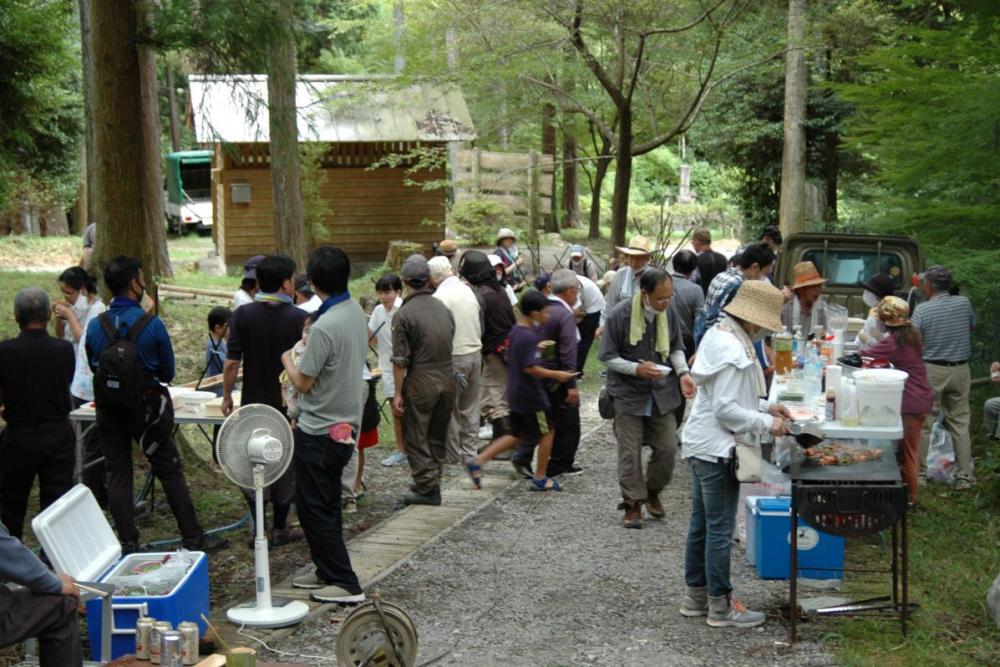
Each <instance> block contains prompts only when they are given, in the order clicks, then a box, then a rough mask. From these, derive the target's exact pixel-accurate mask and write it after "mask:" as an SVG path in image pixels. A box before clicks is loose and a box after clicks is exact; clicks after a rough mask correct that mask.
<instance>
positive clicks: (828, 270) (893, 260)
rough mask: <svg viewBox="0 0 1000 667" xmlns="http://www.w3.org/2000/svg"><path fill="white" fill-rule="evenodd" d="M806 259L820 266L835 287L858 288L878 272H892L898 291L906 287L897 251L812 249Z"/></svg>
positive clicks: (901, 261) (820, 270) (804, 257)
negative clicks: (848, 286) (847, 286)
mask: <svg viewBox="0 0 1000 667" xmlns="http://www.w3.org/2000/svg"><path fill="white" fill-rule="evenodd" d="M802 259H803V260H806V261H809V262H812V263H813V264H815V265H816V268H817V269H818V270H819V272H820V274H822V276H823V277H824V278H826V279H827V280H829V281H830V284H832V285H851V286H854V285H857V284H858V282H860V281H864V280H868V279H869V278H871V277H872V276H873V275H875V274H876V273H888V274H889V275H890V276H892V278H893V280H894V281H895V283H896V289H897V290H898V289H902V287H903V259H902V257H901V256H900V255H899V254H898V253H895V252H892V251H886V250H883V251H882V254H881V255H879V254H878V253H877V252H874V251H867V250H833V249H831V250H827V251H826V253H825V261H824V253H823V250H821V249H817V250H809V251H806V253H805V254H803V256H802Z"/></svg>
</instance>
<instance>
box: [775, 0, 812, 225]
mask: <svg viewBox="0 0 1000 667" xmlns="http://www.w3.org/2000/svg"><path fill="white" fill-rule="evenodd" d="M805 13H806V0H788V51H787V54H786V55H785V143H784V146H783V149H782V156H781V203H780V208H779V212H778V218H779V225H780V227H781V233H782V234H783V235H785V236H786V237H787V236H788V235H790V234H794V233H796V232H803V231H805V229H806V210H805V208H806V196H805V186H806V129H805V120H806V96H807V94H808V85H809V80H808V70H807V68H806V56H805V51H804V49H805V28H806V17H805Z"/></svg>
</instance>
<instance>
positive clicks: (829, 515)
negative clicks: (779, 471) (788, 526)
mask: <svg viewBox="0 0 1000 667" xmlns="http://www.w3.org/2000/svg"><path fill="white" fill-rule="evenodd" d="M794 493H795V504H796V507H797V510H798V514H799V517H800V518H801V519H803V520H804V521H805V522H806V523H808V524H809V525H811V526H812V527H813V528H815V529H817V530H821V531H823V532H824V533H830V534H831V535H840V536H841V537H859V536H862V535H870V534H872V533H877V532H880V531H883V530H886V529H887V528H892V527H893V526H894V525H896V522H898V521H899V520H900V519H901V518H902V516H903V513H904V512H906V487H904V486H903V485H902V484H796V485H795V488H794Z"/></svg>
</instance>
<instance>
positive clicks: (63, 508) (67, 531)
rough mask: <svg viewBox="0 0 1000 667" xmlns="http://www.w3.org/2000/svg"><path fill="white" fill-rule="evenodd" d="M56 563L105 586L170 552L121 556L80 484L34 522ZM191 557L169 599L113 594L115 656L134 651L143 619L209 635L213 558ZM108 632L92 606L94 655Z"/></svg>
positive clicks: (90, 633)
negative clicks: (190, 625) (184, 624)
mask: <svg viewBox="0 0 1000 667" xmlns="http://www.w3.org/2000/svg"><path fill="white" fill-rule="evenodd" d="M31 527H32V529H33V530H34V532H35V535H36V536H37V537H38V541H39V543H41V545H42V548H43V549H44V550H45V553H46V555H47V556H48V557H49V560H50V561H51V562H52V565H53V566H54V567H55V569H56V570H57V571H59V572H65V573H66V574H69V575H70V576H72V577H73V578H74V579H76V580H77V581H81V582H88V581H89V582H98V583H101V582H103V581H105V580H106V579H108V578H109V577H112V576H116V575H120V574H123V573H128V571H129V570H131V568H132V567H134V565H135V564H137V563H138V562H145V561H155V560H159V559H162V558H164V557H166V556H169V555H170V553H171V552H161V553H142V554H131V555H129V556H126V557H125V558H122V557H121V544H119V543H118V539H117V538H116V537H115V534H114V531H113V530H112V529H111V526H110V525H109V524H108V521H107V519H105V518H104V513H103V512H101V508H100V507H99V506H98V505H97V501H96V500H95V499H94V496H93V494H92V493H91V492H90V489H88V488H87V487H86V486H83V485H82V484H78V485H77V486H75V487H73V488H72V489H70V490H69V491H68V492H67V493H66V494H65V495H64V496H63V497H62V498H60V499H59V500H57V501H56V502H55V503H53V504H52V505H50V506H49V507H48V508H46V510H45V511H44V512H42V513H41V514H39V515H38V516H37V517H35V519H34V520H33V521H32V522H31ZM190 554H191V555H192V556H193V557H194V558H195V563H194V565H193V566H192V567H191V568H190V569H189V570H188V571H187V573H186V574H185V575H184V577H183V578H182V579H181V580H180V581H179V582H178V583H177V584H175V585H174V587H173V588H172V589H171V590H169V591H168V592H166V593H165V594H164V595H142V596H139V595H137V596H128V597H125V596H113V597H112V609H113V614H112V628H111V656H112V658H118V657H120V656H123V655H126V654H129V653H134V652H135V623H136V621H137V620H138V619H139V616H152V617H153V618H155V619H156V620H158V621H170V623H171V624H172V625H173V626H174V627H175V628H176V627H177V624H178V623H180V622H181V621H191V622H194V623H197V624H198V627H199V628H200V631H201V633H202V634H204V632H205V629H206V626H205V622H204V621H202V619H201V615H202V614H205V616H208V612H209V607H208V605H209V597H208V559H207V558H206V556H205V554H204V553H202V552H200V551H193V552H190ZM102 631H103V626H102V619H101V601H100V600H99V599H96V600H91V601H89V602H87V634H88V636H89V638H90V646H91V655H92V656H94V658H95V659H96V658H97V656H98V654H99V652H100V646H101V633H102Z"/></svg>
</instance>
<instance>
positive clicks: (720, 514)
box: [684, 459, 740, 597]
mask: <svg viewBox="0 0 1000 667" xmlns="http://www.w3.org/2000/svg"><path fill="white" fill-rule="evenodd" d="M739 500H740V483H739V482H738V481H737V480H736V475H735V474H733V471H732V470H730V468H729V463H728V462H723V463H709V462H708V461H702V460H701V459H691V524H690V525H689V526H688V537H687V549H686V551H685V554H684V580H685V581H686V583H687V585H688V586H690V587H691V588H701V587H703V586H708V594H709V595H710V596H712V597H717V596H720V595H728V594H729V593H730V592H732V590H733V586H732V584H731V583H730V581H729V557H730V552H731V551H732V548H733V527H734V526H735V525H736V508H737V506H738V505H739Z"/></svg>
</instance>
